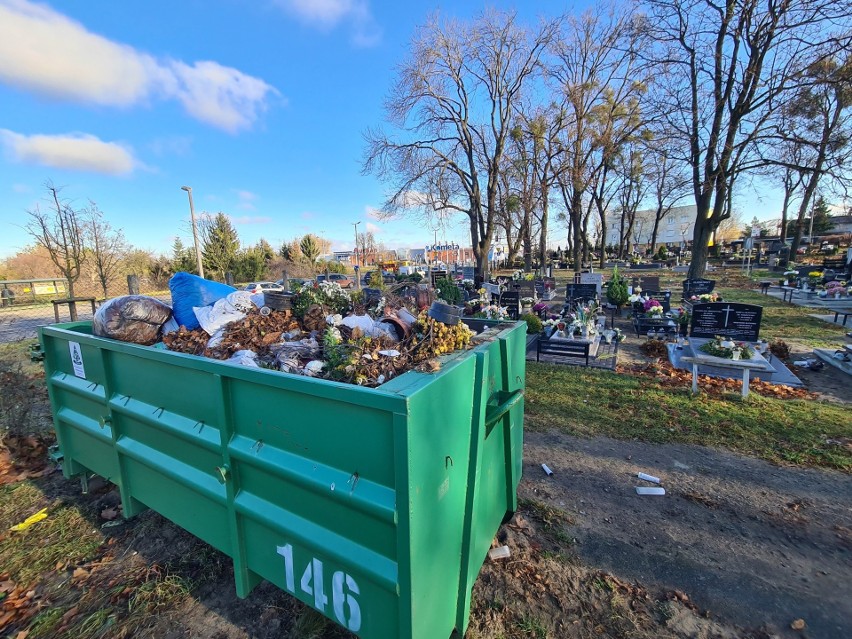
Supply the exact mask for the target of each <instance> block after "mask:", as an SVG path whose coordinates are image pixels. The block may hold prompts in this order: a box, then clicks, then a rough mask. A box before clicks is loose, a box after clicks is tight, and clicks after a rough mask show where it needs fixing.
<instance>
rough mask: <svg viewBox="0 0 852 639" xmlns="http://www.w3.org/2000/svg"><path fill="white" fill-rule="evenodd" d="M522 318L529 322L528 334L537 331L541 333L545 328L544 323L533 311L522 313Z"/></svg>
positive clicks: (533, 333)
mask: <svg viewBox="0 0 852 639" xmlns="http://www.w3.org/2000/svg"><path fill="white" fill-rule="evenodd" d="M521 320H523V321H524V322H526V323H527V334H528V335H535V334H536V333H541V329H542V328H543V326H544V325H543V324H542V323H541V320H540V319H539V318H538V316H537V315H533V314H532V313H525V314H523V315H521Z"/></svg>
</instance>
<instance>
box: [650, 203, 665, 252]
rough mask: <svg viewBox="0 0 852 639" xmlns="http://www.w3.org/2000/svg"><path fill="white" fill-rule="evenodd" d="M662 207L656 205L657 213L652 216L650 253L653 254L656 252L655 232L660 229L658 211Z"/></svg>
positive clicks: (660, 210) (659, 211)
mask: <svg viewBox="0 0 852 639" xmlns="http://www.w3.org/2000/svg"><path fill="white" fill-rule="evenodd" d="M662 210H663V207H662V206H660V205H657V213H656V215H655V216H654V230H653V231H651V255H652V256H653V255H654V254H655V253H656V252H657V233H658V232H659V230H660V222H661V221H662V220H661V218H660V213H661V212H662Z"/></svg>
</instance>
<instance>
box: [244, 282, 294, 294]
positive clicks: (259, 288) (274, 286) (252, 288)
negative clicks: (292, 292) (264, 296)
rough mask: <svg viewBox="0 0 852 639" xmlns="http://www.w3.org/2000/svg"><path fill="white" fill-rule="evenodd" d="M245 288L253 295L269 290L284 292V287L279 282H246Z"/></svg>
mask: <svg viewBox="0 0 852 639" xmlns="http://www.w3.org/2000/svg"><path fill="white" fill-rule="evenodd" d="M243 290H244V291H248V292H249V293H251V294H252V295H257V294H258V293H266V292H268V291H274V292H283V291H284V287H283V286H281V285H280V284H279V283H278V282H252V283H251V284H246V285H245V287H244V288H243Z"/></svg>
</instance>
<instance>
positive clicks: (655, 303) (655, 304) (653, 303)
mask: <svg viewBox="0 0 852 639" xmlns="http://www.w3.org/2000/svg"><path fill="white" fill-rule="evenodd" d="M642 307H643V308H644V309H645V312H646V313H651V312H652V311H651V309H652V308H657V307H659V308H660V310H661V311H662V308H663V305H662V304H660V303H659V302H658V301H657V300H645V303H644V304H643V305H642ZM653 312H655V313H656V312H657V311H653Z"/></svg>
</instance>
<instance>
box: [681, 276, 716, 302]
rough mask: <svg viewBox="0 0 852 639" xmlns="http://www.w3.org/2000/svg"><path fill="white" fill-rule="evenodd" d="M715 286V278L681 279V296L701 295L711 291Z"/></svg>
mask: <svg viewBox="0 0 852 639" xmlns="http://www.w3.org/2000/svg"><path fill="white" fill-rule="evenodd" d="M715 286H716V280H705V279H703V278H696V279H691V280H690V279H686V280H683V296H684V297H686V296H687V295H690V296H692V295H703V294H705V293H712V292H713V289H714V288H715Z"/></svg>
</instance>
